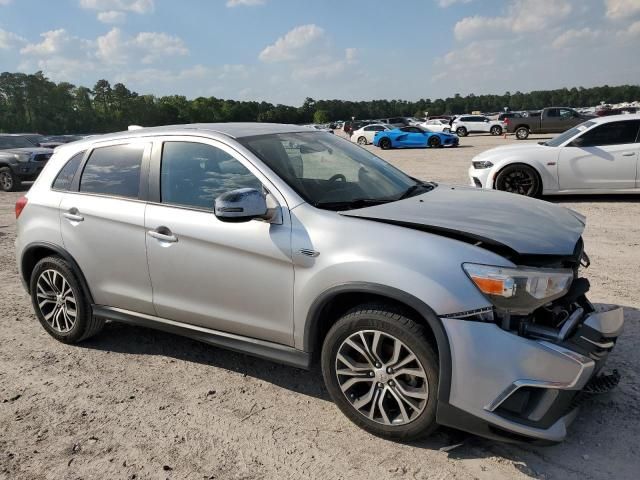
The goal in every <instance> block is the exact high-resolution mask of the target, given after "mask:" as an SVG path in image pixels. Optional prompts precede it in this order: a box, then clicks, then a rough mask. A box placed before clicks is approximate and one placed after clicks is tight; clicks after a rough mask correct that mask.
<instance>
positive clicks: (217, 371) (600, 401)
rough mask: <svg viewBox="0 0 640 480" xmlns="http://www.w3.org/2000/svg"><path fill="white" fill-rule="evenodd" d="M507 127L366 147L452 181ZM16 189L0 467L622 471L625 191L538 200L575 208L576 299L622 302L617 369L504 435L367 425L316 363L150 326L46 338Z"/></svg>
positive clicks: (632, 220)
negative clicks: (540, 434)
mask: <svg viewBox="0 0 640 480" xmlns="http://www.w3.org/2000/svg"><path fill="white" fill-rule="evenodd" d="M537 140H540V139H539V138H536V139H532V141H537ZM513 141H514V140H511V139H507V140H505V139H503V138H502V137H498V138H495V137H490V136H471V137H467V138H463V139H462V141H461V146H460V147H459V148H457V149H452V150H449V149H439V150H413V151H407V150H405V151H389V152H378V153H381V154H382V156H384V157H385V158H386V159H387V160H389V161H391V162H392V163H394V164H395V165H397V166H399V167H400V168H402V169H404V170H405V171H407V172H409V173H410V174H412V175H414V176H417V177H420V178H424V179H431V180H436V181H440V182H447V183H454V184H466V183H467V177H466V169H467V167H468V164H469V160H470V159H471V157H472V156H473V155H475V154H477V153H479V152H481V151H483V150H485V149H487V148H490V147H493V146H495V145H503V144H506V143H510V142H513ZM368 148H373V147H368ZM19 196H20V194H19V193H15V194H0V273H1V276H0V431H1V432H2V433H1V434H0V479H36V478H51V479H67V478H68V479H80V478H82V479H89V478H118V479H124V478H176V479H177V478H196V479H197V478H201V479H202V478H225V479H226V478H232V479H241V478H242V479H248V478H251V479H254V478H273V479H282V478H294V479H299V478H323V479H332V478H345V479H347V478H348V479H354V480H355V479H369V478H407V479H422V478H433V479H444V478H460V479H462V478H474V479H475V478H478V479H503V478H504V479H513V478H545V479H549V478H558V479H562V480H572V479H592V478H609V477H613V478H617V479H624V478H638V477H637V475H638V472H639V471H640V451H639V450H640V444H639V443H638V438H640V402H639V400H640V378H639V377H638V373H637V371H638V364H639V362H638V360H639V359H640V350H639V349H638V348H637V345H638V344H640V311H639V310H638V307H639V306H640V305H639V303H640V300H639V297H638V290H639V289H638V287H637V285H638V280H640V272H639V263H640V262H639V260H640V248H639V245H640V222H638V218H640V215H639V214H640V202H638V200H640V197H635V198H634V197H633V196H625V197H614V196H611V197H609V196H608V197H586V198H579V197H571V198H553V199H549V200H551V201H557V202H559V203H561V204H562V205H566V206H567V207H570V208H573V209H575V210H577V211H579V212H581V213H583V214H585V215H586V216H587V218H588V227H587V230H586V233H585V242H586V247H587V251H588V253H589V255H590V256H591V260H592V266H591V268H590V269H589V270H587V276H588V277H589V279H590V280H591V282H592V292H591V299H592V300H593V301H594V302H597V303H601V304H618V305H622V306H624V307H625V318H626V322H627V323H626V328H625V332H624V334H623V336H622V338H621V339H620V341H619V342H618V345H617V348H616V350H615V351H614V353H613V354H612V355H611V357H610V359H609V366H611V367H614V368H618V369H619V370H620V371H621V373H622V375H623V377H622V381H621V383H620V385H619V387H618V389H617V390H615V391H614V392H613V393H611V394H608V395H605V396H602V397H599V398H597V399H594V400H592V401H590V402H589V403H587V404H586V405H585V406H584V407H583V408H582V411H581V413H580V414H579V416H578V418H577V420H576V423H574V425H573V426H572V429H571V431H570V435H569V437H568V439H567V440H566V441H565V442H564V443H563V444H561V445H558V446H554V447H519V446H513V445H506V444H500V443H496V442H491V441H487V440H483V439H480V438H477V437H474V436H471V435H467V434H464V433H461V432H457V431H454V430H448V429H441V430H439V431H438V432H437V433H436V434H435V435H434V436H433V437H431V438H429V439H427V440H424V441H421V442H417V443H412V444H400V443H394V442H389V441H385V440H381V439H379V438H376V437H373V436H370V435H368V434H366V433H365V432H363V431H361V430H359V429H358V428H356V427H355V426H353V425H352V424H351V423H350V422H349V421H347V420H346V418H345V417H344V416H342V415H341V414H340V413H339V411H338V410H337V408H336V407H335V406H334V405H333V404H332V403H331V402H330V401H329V399H328V397H327V394H326V392H325V389H324V387H323V385H322V381H321V377H320V373H319V371H318V370H317V369H316V370H314V371H311V372H305V371H301V370H297V369H294V368H289V367H284V366H280V365H276V364H272V363H270V362H267V361H262V360H257V359H254V358H250V357H246V356H243V355H239V354H235V353H231V352H227V351H224V350H220V349H216V348H213V347H209V346H206V345H203V344H199V343H196V342H194V341H191V340H188V339H184V338H180V337H174V336H171V335H168V334H164V333H159V332H154V331H151V330H146V329H142V328H133V327H128V326H123V325H117V324H108V325H107V326H106V327H105V329H104V331H103V333H102V334H100V335H99V336H98V337H96V338H94V339H92V340H90V341H88V342H85V343H83V344H81V345H78V346H66V345H63V344H61V343H57V342H55V341H54V340H53V339H52V338H50V337H49V336H48V335H47V334H46V333H45V332H44V330H43V329H42V328H41V327H40V325H39V324H38V323H37V320H36V318H35V316H34V314H33V313H32V310H31V305H30V302H29V298H28V297H27V295H26V294H25V292H24V291H23V290H22V287H21V285H20V282H19V280H18V276H17V270H16V268H15V266H14V263H15V262H14V249H13V242H14V237H15V222H14V215H13V205H14V202H15V200H16V199H17V198H18V197H19Z"/></svg>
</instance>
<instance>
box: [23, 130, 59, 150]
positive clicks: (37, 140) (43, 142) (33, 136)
mask: <svg viewBox="0 0 640 480" xmlns="http://www.w3.org/2000/svg"><path fill="white" fill-rule="evenodd" d="M14 135H19V136H21V137H24V138H26V139H27V140H29V141H30V142H31V143H32V144H33V145H34V146H36V147H44V148H56V147H58V146H60V145H62V144H63V143H65V142H60V141H56V140H53V139H51V138H50V137H47V136H45V135H42V134H40V133H16V134H14Z"/></svg>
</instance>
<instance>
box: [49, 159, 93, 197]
mask: <svg viewBox="0 0 640 480" xmlns="http://www.w3.org/2000/svg"><path fill="white" fill-rule="evenodd" d="M84 154H85V152H79V153H76V154H75V155H74V156H73V157H71V158H70V159H69V160H67V163H65V165H64V167H62V170H60V172H59V173H58V176H57V177H56V179H55V180H54V181H53V185H51V188H53V189H54V190H69V188H71V184H72V183H73V178H74V177H75V175H76V172H77V171H78V167H79V166H80V162H82V158H83V157H84Z"/></svg>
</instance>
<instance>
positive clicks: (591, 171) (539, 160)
mask: <svg viewBox="0 0 640 480" xmlns="http://www.w3.org/2000/svg"><path fill="white" fill-rule="evenodd" d="M639 156H640V114H628V115H616V116H606V117H599V118H597V119H595V118H594V119H592V120H588V121H586V122H584V123H582V124H580V125H577V126H575V127H573V128H571V129H569V130H567V131H566V132H564V133H562V134H561V135H558V136H557V137H555V138H553V139H552V140H549V141H547V142H541V143H527V144H525V145H511V146H504V147H497V148H493V149H491V150H487V151H486V152H483V153H481V154H480V155H477V156H476V157H474V158H473V160H472V162H471V167H470V168H469V177H470V178H471V184H472V185H475V186H477V187H480V188H488V189H496V190H504V191H507V192H511V193H519V194H521V195H528V196H532V197H533V196H538V195H545V194H553V195H557V194H577V193H585V194H595V193H640V175H639V172H640V161H639V159H638V157H639Z"/></svg>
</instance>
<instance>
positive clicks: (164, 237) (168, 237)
mask: <svg viewBox="0 0 640 480" xmlns="http://www.w3.org/2000/svg"><path fill="white" fill-rule="evenodd" d="M163 232H164V233H163ZM147 233H148V234H149V236H150V237H152V238H155V239H156V240H160V241H161V242H167V243H176V242H177V241H178V237H176V236H175V235H174V234H172V233H171V231H170V230H168V229H166V230H165V229H163V230H162V231H158V230H157V229H156V230H149V231H148V232H147Z"/></svg>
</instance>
